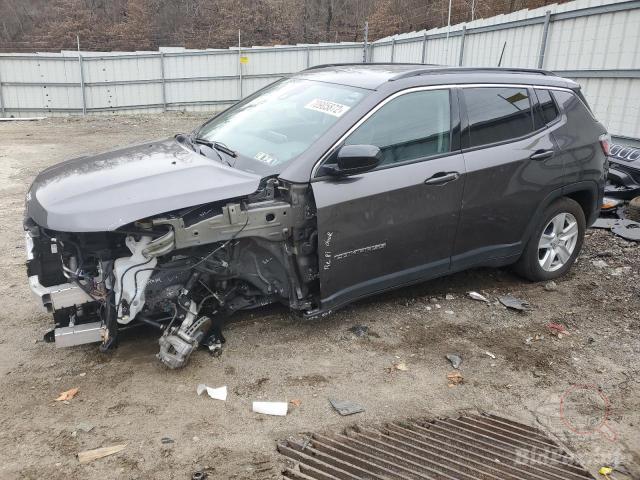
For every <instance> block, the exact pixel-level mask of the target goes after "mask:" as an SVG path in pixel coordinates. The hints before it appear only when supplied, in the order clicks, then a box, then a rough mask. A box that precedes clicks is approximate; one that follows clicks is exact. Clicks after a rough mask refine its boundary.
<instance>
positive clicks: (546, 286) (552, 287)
mask: <svg viewBox="0 0 640 480" xmlns="http://www.w3.org/2000/svg"><path fill="white" fill-rule="evenodd" d="M544 289H545V290H546V291H547V292H555V291H556V290H558V284H557V283H556V282H554V281H553V280H551V281H550V282H547V283H545V284H544Z"/></svg>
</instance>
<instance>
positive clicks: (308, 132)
mask: <svg viewBox="0 0 640 480" xmlns="http://www.w3.org/2000/svg"><path fill="white" fill-rule="evenodd" d="M367 93H368V91H367V90H364V89H361V88H355V87H348V86H346V85H336V84H331V83H322V82H315V81H311V80H302V79H287V80H282V81H280V82H276V83H274V84H273V85H271V86H269V87H267V88H266V89H264V90H262V91H260V92H258V94H257V95H255V96H251V97H249V98H247V99H246V100H244V101H242V102H240V103H238V104H237V105H235V106H233V107H231V108H230V109H229V110H227V111H225V112H223V113H221V114H220V115H218V116H217V117H215V118H213V119H212V120H210V121H209V122H207V123H205V124H204V125H203V126H202V127H201V128H200V130H199V131H198V132H197V133H196V137H198V138H199V139H203V140H207V141H210V142H220V143H222V144H224V145H225V146H227V147H228V148H229V149H231V150H234V151H235V152H236V153H237V154H238V158H237V159H236V160H235V161H232V162H231V164H232V165H233V166H234V167H237V168H241V169H243V170H247V171H251V172H255V173H259V174H262V175H268V174H271V173H277V172H280V171H281V170H282V165H283V164H286V163H287V162H289V161H290V160H291V159H293V158H294V157H296V156H297V155H299V154H300V153H302V152H304V151H305V150H306V149H307V148H309V146H310V145H311V144H312V143H313V142H314V141H315V140H317V139H318V138H319V137H320V136H321V135H322V134H323V133H324V132H326V131H327V129H329V127H331V126H332V125H333V124H334V123H336V122H337V121H338V119H339V118H340V117H341V116H342V115H344V114H345V113H346V112H347V111H348V110H349V109H350V108H353V107H354V106H355V105H356V104H357V103H358V102H360V101H361V100H362V99H363V98H364V97H365V96H366V95H367Z"/></svg>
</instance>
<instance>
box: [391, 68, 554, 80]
mask: <svg viewBox="0 0 640 480" xmlns="http://www.w3.org/2000/svg"><path fill="white" fill-rule="evenodd" d="M425 66H426V65H425ZM430 67H431V68H423V69H420V70H413V71H409V72H402V73H399V74H398V75H396V76H395V77H392V78H390V79H389V81H390V82H392V81H394V80H400V79H402V78H409V77H416V76H419V75H430V74H434V73H458V72H473V73H485V72H493V73H500V72H505V73H506V72H508V73H531V74H536V75H547V76H551V77H557V75H556V74H555V73H553V72H550V71H548V70H541V69H538V68H508V67H507V68H503V67H447V66H439V65H431V66H430Z"/></svg>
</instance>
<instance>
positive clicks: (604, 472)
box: [598, 467, 613, 479]
mask: <svg viewBox="0 0 640 480" xmlns="http://www.w3.org/2000/svg"><path fill="white" fill-rule="evenodd" d="M598 473H599V474H600V475H602V476H603V477H604V478H606V479H608V478H609V475H610V474H611V473H613V468H611V467H600V470H598Z"/></svg>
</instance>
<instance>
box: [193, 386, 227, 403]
mask: <svg viewBox="0 0 640 480" xmlns="http://www.w3.org/2000/svg"><path fill="white" fill-rule="evenodd" d="M204 391H206V392H207V395H209V396H210V397H211V398H213V399H215V400H222V401H223V402H226V400H227V386H226V385H224V386H223V387H219V388H211V387H208V386H206V385H205V384H204V383H201V384H200V385H198V386H197V387H196V392H197V393H198V395H202V393H203V392H204Z"/></svg>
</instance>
